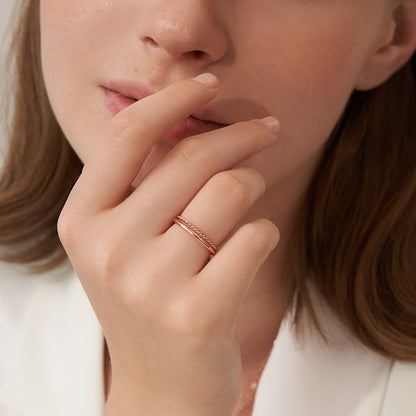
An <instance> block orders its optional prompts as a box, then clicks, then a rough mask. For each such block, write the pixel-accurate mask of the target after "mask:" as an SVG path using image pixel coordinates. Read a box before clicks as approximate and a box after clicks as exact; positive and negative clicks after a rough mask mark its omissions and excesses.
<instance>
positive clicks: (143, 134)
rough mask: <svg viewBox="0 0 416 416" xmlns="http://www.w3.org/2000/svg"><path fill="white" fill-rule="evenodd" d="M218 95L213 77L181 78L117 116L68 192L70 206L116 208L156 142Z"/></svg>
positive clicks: (90, 209) (215, 80)
mask: <svg viewBox="0 0 416 416" xmlns="http://www.w3.org/2000/svg"><path fill="white" fill-rule="evenodd" d="M205 75H207V74H205ZM204 81H205V82H206V83H203V82H204ZM217 92H218V81H217V79H216V78H215V77H214V78H213V79H212V78H210V77H209V76H208V75H207V76H206V77H203V76H202V77H197V78H195V79H185V80H181V81H178V82H176V83H174V84H172V85H170V86H168V87H167V88H165V89H163V90H161V91H159V92H157V93H155V94H153V95H151V96H149V97H146V98H144V99H142V100H140V101H138V102H136V103H134V104H132V105H131V106H129V107H127V108H126V109H124V110H123V111H121V112H120V113H118V114H117V115H116V116H115V117H114V118H113V119H112V120H111V122H110V126H109V130H108V133H107V134H106V135H105V136H104V138H103V139H102V140H101V141H100V142H99V143H98V146H97V148H96V150H95V152H93V154H92V155H91V157H90V158H89V160H88V161H87V162H86V164H85V166H84V169H83V172H82V174H81V176H80V178H79V180H78V182H77V183H76V185H75V187H74V190H73V192H72V193H71V196H70V198H71V199H72V203H73V204H77V205H78V207H79V208H80V209H82V210H83V212H84V213H86V212H90V213H93V212H99V211H102V210H105V209H107V208H111V207H114V206H115V205H117V204H118V203H119V202H120V201H121V200H122V199H123V197H125V195H126V194H127V193H128V191H129V188H130V185H131V183H132V182H133V180H134V178H135V176H136V175H137V172H138V171H139V170H140V167H141V165H142V164H143V162H144V160H145V159H146V156H147V155H148V153H149V152H150V150H151V148H152V146H153V145H154V144H155V142H157V141H158V140H160V138H161V137H162V136H163V135H164V134H166V133H167V132H168V131H169V130H171V129H172V128H173V127H174V126H175V125H176V124H177V123H179V122H180V121H181V120H184V119H186V118H187V117H189V116H190V115H191V114H192V113H193V112H195V111H196V110H197V109H199V108H201V107H203V106H204V105H206V104H207V103H208V102H209V101H211V100H212V99H213V98H214V96H215V95H216V94H217Z"/></svg>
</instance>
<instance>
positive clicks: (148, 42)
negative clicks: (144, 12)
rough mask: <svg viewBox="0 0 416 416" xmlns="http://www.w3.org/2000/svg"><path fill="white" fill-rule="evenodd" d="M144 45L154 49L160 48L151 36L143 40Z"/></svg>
mask: <svg viewBox="0 0 416 416" xmlns="http://www.w3.org/2000/svg"><path fill="white" fill-rule="evenodd" d="M143 43H144V44H146V45H147V46H151V47H153V48H154V47H156V46H158V44H157V42H156V41H155V40H154V39H152V38H151V37H149V36H146V37H145V38H143Z"/></svg>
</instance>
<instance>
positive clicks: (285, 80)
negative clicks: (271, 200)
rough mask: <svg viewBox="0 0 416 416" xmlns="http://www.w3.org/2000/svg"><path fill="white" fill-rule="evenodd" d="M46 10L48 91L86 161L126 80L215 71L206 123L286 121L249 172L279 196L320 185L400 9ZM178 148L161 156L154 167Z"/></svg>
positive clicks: (339, 0) (365, 3)
mask: <svg viewBox="0 0 416 416" xmlns="http://www.w3.org/2000/svg"><path fill="white" fill-rule="evenodd" d="M40 3H41V35H42V36H41V39H42V40H41V48H42V66H43V71H44V77H45V83H46V88H47V91H48V95H49V98H50V101H51V104H52V108H53V110H54V112H55V114H56V117H57V119H58V122H59V123H60V125H61V127H62V129H63V131H64V133H65V135H66V137H67V138H68V140H69V142H70V143H71V145H72V147H73V148H74V150H75V151H76V152H77V153H78V155H79V156H80V158H81V159H82V160H83V161H84V162H86V161H88V157H89V155H90V154H91V152H92V151H93V149H94V147H95V146H96V145H97V144H98V143H99V141H100V138H101V137H102V134H103V133H104V131H105V130H106V128H107V127H108V125H109V122H110V120H111V118H112V117H113V116H114V112H113V111H112V110H111V109H110V108H109V107H108V105H107V103H106V100H105V94H104V88H103V87H107V88H109V87H110V88H111V87H113V88H116V87H118V86H119V85H120V84H119V82H120V81H123V82H127V83H132V84H137V85H145V86H147V87H148V88H150V89H152V90H159V89H161V88H163V87H165V86H167V85H169V84H170V83H172V82H174V81H176V80H179V79H182V78H186V77H191V76H195V75H197V74H199V73H202V72H212V73H214V74H215V75H217V77H218V79H219V81H220V85H221V88H220V92H219V94H218V96H217V97H216V98H215V99H214V100H213V101H212V102H211V103H210V104H209V105H208V106H207V107H206V108H205V109H204V111H202V112H201V113H200V114H201V116H200V118H203V119H205V120H211V121H216V122H218V123H224V124H231V123H235V122H238V121H242V120H247V119H251V118H259V117H264V116H267V115H275V116H276V117H277V118H278V119H279V120H280V122H281V126H282V127H281V136H280V139H279V140H278V142H277V143H276V144H275V145H274V146H273V147H271V148H269V149H267V150H266V151H263V152H261V153H259V154H257V155H256V156H254V157H252V158H250V159H247V160H246V161H245V163H244V165H246V166H252V167H254V168H256V169H258V170H259V171H260V172H261V173H262V174H263V175H264V176H265V178H266V182H267V183H268V186H269V189H271V188H270V187H272V186H277V187H282V186H283V187H284V186H285V184H286V186H287V185H289V184H292V185H293V186H296V184H297V183H298V184H299V183H300V182H301V181H302V178H307V177H308V176H310V173H311V170H312V169H314V167H315V166H316V162H317V160H318V159H319V156H320V154H321V151H322V148H323V145H324V144H325V142H326V140H327V138H328V136H329V135H330V133H331V131H332V130H333V128H334V126H335V124H336V122H337V120H338V119H339V118H340V116H341V113H342V111H343V109H344V107H345V105H346V103H347V101H348V98H349V96H350V94H351V92H352V91H353V89H354V87H355V85H356V81H357V79H358V77H359V75H360V73H361V71H362V68H363V66H364V64H365V63H366V60H367V59H368V57H369V56H370V55H371V54H372V53H374V52H375V51H376V50H377V49H378V48H379V47H380V45H381V44H382V42H383V41H384V40H387V39H384V38H386V37H387V34H388V33H389V31H391V24H390V21H389V20H388V19H389V18H390V15H391V12H392V4H391V2H390V0H289V1H288V0H40ZM196 51H197V52H196ZM113 110H114V109H113ZM171 146H173V144H171V143H166V142H163V143H159V144H158V145H156V146H155V148H154V154H153V155H154V159H153V160H154V161H157V160H159V159H160V157H161V156H163V155H164V154H165V153H166V152H167V151H168V150H169V149H170V148H171ZM149 163H150V162H149ZM152 163H155V162H152ZM299 181H300V182H299ZM282 189H283V188H282Z"/></svg>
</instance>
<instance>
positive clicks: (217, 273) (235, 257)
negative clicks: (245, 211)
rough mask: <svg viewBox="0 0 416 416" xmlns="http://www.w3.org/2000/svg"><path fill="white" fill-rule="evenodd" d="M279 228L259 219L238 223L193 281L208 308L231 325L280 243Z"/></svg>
mask: <svg viewBox="0 0 416 416" xmlns="http://www.w3.org/2000/svg"><path fill="white" fill-rule="evenodd" d="M279 238H280V234H279V230H278V228H277V227H276V226H275V225H274V224H273V223H272V222H271V221H269V220H266V219H263V218H262V219H258V220H256V221H254V222H251V223H247V224H244V225H243V226H241V227H240V228H239V229H238V230H237V231H236V232H235V233H234V234H233V235H232V236H231V237H230V239H229V240H228V241H227V242H226V243H225V244H224V246H223V247H222V248H221V250H220V251H218V252H217V254H216V255H215V256H214V257H213V258H212V259H211V260H210V261H209V262H208V263H207V265H206V266H205V267H204V269H203V270H201V272H200V273H199V274H198V275H196V276H195V280H194V281H193V282H194V284H195V286H196V287H198V289H199V291H200V295H201V296H202V298H203V299H210V305H209V307H210V309H211V310H215V311H217V312H218V316H223V317H224V319H229V322H228V324H229V325H234V323H235V319H237V318H238V315H239V312H240V309H241V307H242V305H243V304H244V299H245V297H246V295H247V293H248V291H249V289H250V286H251V284H252V283H253V281H254V279H255V277H256V275H257V273H258V271H259V269H260V267H261V266H262V264H263V263H264V262H265V261H266V259H267V257H268V256H269V255H270V253H271V252H272V251H273V250H274V249H275V247H276V246H277V244H278V242H279Z"/></svg>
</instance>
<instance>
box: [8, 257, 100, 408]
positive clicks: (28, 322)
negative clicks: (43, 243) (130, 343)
mask: <svg viewBox="0 0 416 416" xmlns="http://www.w3.org/2000/svg"><path fill="white" fill-rule="evenodd" d="M0 336H1V339H2V342H1V343H0V414H1V415H3V414H4V415H13V416H17V415H31V416H35V415H36V416H38V415H40V416H45V415H62V416H64V415H74V414H78V415H80V414H85V415H86V414H88V415H99V414H102V402H103V397H102V390H103V389H102V352H103V335H102V330H101V327H100V325H99V322H98V321H97V318H96V316H95V314H94V311H93V309H92V307H91V305H90V303H89V301H88V298H87V296H86V294H85V292H84V290H83V288H82V286H81V283H80V281H79V279H78V278H77V276H76V274H75V271H74V270H73V268H72V267H71V266H70V264H69V263H68V264H66V265H64V266H63V267H60V268H57V269H54V270H52V271H51V272H47V273H43V274H39V275H29V274H27V273H25V272H24V269H22V268H21V267H15V266H10V265H6V264H4V263H3V264H2V263H0ZM4 340H5V342H4ZM68 380H70V382H68ZM74 381H75V382H74Z"/></svg>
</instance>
